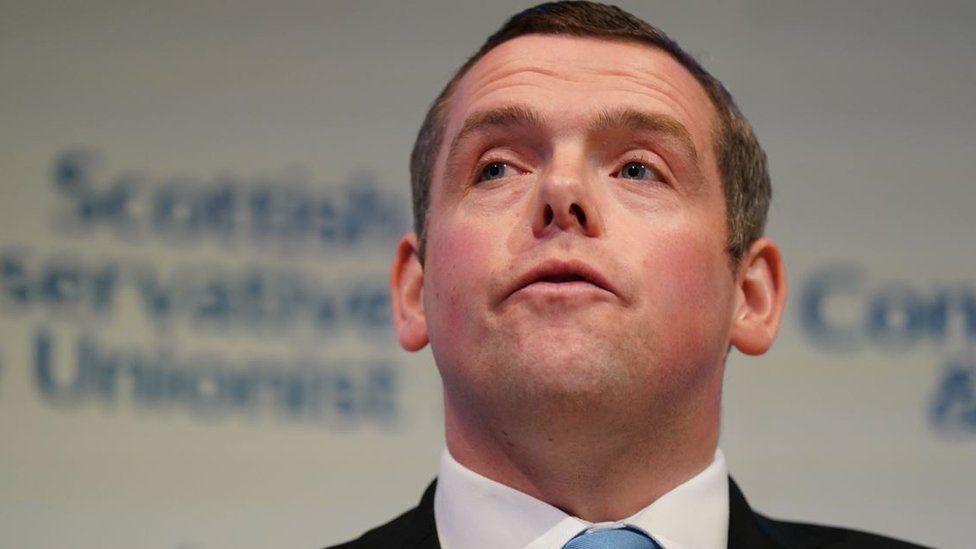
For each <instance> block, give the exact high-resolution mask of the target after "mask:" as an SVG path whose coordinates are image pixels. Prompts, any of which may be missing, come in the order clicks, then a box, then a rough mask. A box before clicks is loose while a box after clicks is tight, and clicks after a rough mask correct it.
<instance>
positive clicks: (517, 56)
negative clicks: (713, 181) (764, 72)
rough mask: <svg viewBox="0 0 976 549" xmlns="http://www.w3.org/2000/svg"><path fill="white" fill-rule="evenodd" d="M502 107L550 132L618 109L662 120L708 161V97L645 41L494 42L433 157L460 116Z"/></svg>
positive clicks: (540, 38)
mask: <svg viewBox="0 0 976 549" xmlns="http://www.w3.org/2000/svg"><path fill="white" fill-rule="evenodd" d="M509 105H518V106H526V107H529V108H531V109H532V110H533V111H535V112H537V113H538V114H540V115H541V116H542V117H543V118H544V119H546V120H549V121H552V124H553V127H552V128H551V129H552V130H553V131H570V130H571V129H572V128H574V127H580V126H581V125H582V124H583V123H585V122H587V121H590V120H592V119H594V118H596V117H599V116H600V115H601V114H602V113H605V112H607V111H610V110H616V109H620V108H629V109H633V110H637V111H642V112H646V113H648V114H654V115H664V116H667V117H670V118H672V119H674V121H675V122H677V123H678V124H680V125H681V126H683V127H684V128H685V129H687V130H688V133H689V134H690V136H691V138H692V140H693V142H694V144H695V148H696V149H697V151H698V153H699V154H700V155H701V156H702V159H703V161H704V162H705V163H706V164H714V150H713V146H712V143H713V138H712V136H713V135H714V131H713V129H714V127H715V125H716V119H717V116H716V113H715V108H714V106H713V105H712V102H711V100H710V99H709V96H708V94H707V93H706V92H705V90H704V89H703V88H702V86H701V84H699V82H698V81H697V80H696V79H695V77H694V76H692V75H691V73H690V72H688V70H687V69H685V67H684V66H682V65H681V64H680V63H679V62H677V61H676V60H675V59H674V58H673V57H671V56H670V55H669V54H668V53H666V52H664V51H663V50H660V49H658V48H654V47H651V46H648V45H645V44H640V43H636V42H630V41H619V40H607V39H598V38H579V37H569V36H556V35H527V36H521V37H518V38H515V39H512V40H509V41H507V42H505V43H503V44H501V45H499V46H498V47H496V48H495V49H493V50H491V51H490V52H488V53H487V54H486V55H485V56H484V57H482V58H481V59H480V60H479V61H478V62H477V63H475V64H474V65H473V66H472V67H471V69H470V70H469V71H468V73H467V74H465V76H464V77H463V78H462V79H461V80H460V81H459V82H458V85H457V87H456V89H455V90H454V93H453V95H452V97H451V100H450V103H449V105H448V109H447V118H446V123H445V133H444V139H443V142H442V143H441V151H440V153H441V154H440V155H439V157H440V158H441V159H442V160H443V159H444V153H445V152H446V148H447V144H448V143H450V142H451V140H452V139H453V138H454V137H455V136H456V135H457V133H458V132H459V131H460V129H461V127H462V126H463V124H464V121H465V120H466V119H467V118H468V117H470V116H472V115H473V114H475V113H479V112H485V111H489V110H492V109H497V108H500V107H505V106H509ZM441 164H443V162H441ZM704 167H705V168H706V170H707V168H708V166H704Z"/></svg>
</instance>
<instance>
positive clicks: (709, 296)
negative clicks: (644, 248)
mask: <svg viewBox="0 0 976 549" xmlns="http://www.w3.org/2000/svg"><path fill="white" fill-rule="evenodd" d="M672 236H673V237H672V238H666V239H662V240H661V241H660V243H659V244H658V246H659V248H658V250H656V252H655V253H653V254H650V255H649V256H647V257H646V259H645V261H644V265H643V267H644V276H645V277H646V278H645V283H646V284H647V285H648V286H649V288H651V289H653V290H654V291H653V292H651V295H653V296H654V299H655V300H656V302H655V303H651V306H652V307H654V308H655V309H656V312H657V314H659V315H660V316H659V318H661V319H663V320H662V321H663V322H665V323H667V324H666V326H664V327H662V328H663V329H664V330H665V332H666V333H667V334H669V336H670V338H671V343H672V344H675V345H678V346H680V347H683V348H687V347H688V346H698V347H701V346H708V347H713V346H714V345H711V344H710V343H711V342H714V341H724V340H725V339H726V338H727V335H728V334H727V332H728V329H729V324H730V322H729V318H730V314H731V298H732V290H733V279H732V272H731V270H730V267H729V264H728V259H727V256H726V254H725V252H724V243H719V242H716V241H715V239H711V238H708V237H707V235H705V236H701V235H689V234H675V235H672ZM723 345H724V344H723Z"/></svg>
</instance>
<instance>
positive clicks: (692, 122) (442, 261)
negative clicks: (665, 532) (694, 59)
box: [392, 4, 785, 516]
mask: <svg viewBox="0 0 976 549" xmlns="http://www.w3.org/2000/svg"><path fill="white" fill-rule="evenodd" d="M574 6H575V7H574V9H583V10H596V11H595V12H594V13H595V14H596V15H599V14H605V13H611V14H617V15H619V14H618V13H617V12H615V11H611V12H607V11H606V10H607V8H603V7H593V6H592V5H590V4H585V5H574ZM546 9H548V10H556V11H557V12H558V11H559V10H560V9H563V7H562V6H555V7H549V8H546ZM596 15H594V17H596ZM627 17H629V16H627ZM517 18H518V16H516V19H517ZM598 19H599V18H598ZM626 21H632V19H626ZM598 23H600V24H604V25H610V26H612V25H618V23H614V22H613V21H603V20H598ZM618 26H619V25H618ZM627 29H631V30H633V29H636V30H634V32H637V31H640V29H641V27H640V26H639V25H638V24H637V23H633V24H631V26H630V27H626V28H625V29H624V30H627ZM503 30H504V29H503ZM628 32H629V31H628ZM581 34H582V35H581ZM662 36H663V35H662ZM489 42H491V41H489ZM462 72H463V76H461V77H460V78H459V79H457V80H456V81H455V82H453V83H452V84H451V85H449V87H448V90H447V95H446V96H445V97H446V100H445V101H443V104H442V105H440V106H435V108H434V110H433V111H432V112H433V113H434V114H432V115H431V116H429V117H428V123H427V124H425V128H428V130H429V132H430V133H429V134H428V133H423V132H422V134H421V137H420V141H423V140H425V139H430V140H431V142H432V144H431V145H430V147H433V148H432V149H430V150H429V151H428V152H424V150H426V149H425V148H427V147H428V146H427V145H424V144H420V145H418V150H419V151H420V152H419V153H417V154H415V158H414V160H415V165H414V167H415V171H416V170H417V169H418V168H417V166H421V167H422V166H424V165H426V164H428V163H429V164H430V167H429V168H425V169H427V171H428V172H429V176H428V177H429V180H430V182H429V194H428V198H424V199H423V200H424V201H425V202H426V203H425V204H422V206H421V208H420V209H421V211H426V217H425V218H423V219H422V220H420V221H418V226H419V227H421V230H422V231H423V232H424V235H423V237H422V239H424V240H425V244H424V246H425V251H424V252H423V254H422V252H421V249H420V248H421V237H418V236H417V234H413V233H411V234H408V235H407V236H405V237H404V238H403V239H402V240H401V242H400V245H399V248H398V251H397V257H396V259H395V261H394V266H393V274H392V293H393V304H394V323H395V325H396V329H397V333H398V336H399V338H400V342H401V344H402V345H403V346H404V347H405V348H407V349H409V350H416V349H420V348H422V347H423V346H425V345H426V344H427V343H428V342H430V344H431V348H432V350H433V354H434V358H435V361H436V363H437V366H438V369H439V370H440V373H441V377H442V380H443V382H444V395H445V415H446V422H447V439H448V447H449V448H450V450H451V452H452V454H454V456H455V457H456V458H458V459H459V461H461V462H462V463H465V464H466V465H468V466H469V467H472V468H474V469H475V470H479V471H481V472H482V473H483V474H484V473H485V472H486V471H489V472H490V471H494V472H495V473H497V474H489V475H488V476H491V477H493V478H507V479H511V477H512V475H513V474H527V473H526V471H527V470H534V471H536V472H539V471H549V470H556V469H558V468H559V467H560V466H562V465H560V464H561V463H562V461H563V460H566V459H573V460H576V461H575V464H574V466H575V467H576V468H577V469H578V470H579V471H581V473H580V474H581V475H582V474H583V473H582V471H590V472H599V474H603V475H605V474H607V471H606V468H605V467H602V466H600V467H597V466H594V467H587V466H585V465H583V462H586V463H589V464H590V465H595V464H597V463H598V462H605V461H606V460H607V459H609V458H611V457H612V458H613V459H614V460H615V461H613V463H615V464H616V465H615V466H620V467H623V466H624V464H625V462H626V461H627V460H628V459H641V460H645V465H647V463H646V461H647V460H648V459H650V458H649V457H648V456H654V455H657V457H658V458H660V459H663V460H670V461H668V463H664V462H659V463H656V464H655V466H661V467H665V468H667V469H668V474H673V475H675V478H677V477H680V476H681V475H682V474H684V473H686V472H687V471H688V470H692V469H694V468H695V467H698V469H696V470H700V468H701V467H703V466H704V465H703V464H702V462H703V461H704V460H710V459H711V455H712V452H714V448H715V445H716V443H717V436H718V418H719V404H720V393H721V382H722V370H723V368H722V366H723V364H724V361H725V357H726V354H727V353H728V349H729V348H730V346H736V347H738V348H739V349H740V350H742V351H743V352H746V353H752V354H756V353H761V352H764V351H765V350H766V349H767V348H768V346H769V345H770V344H771V342H772V339H773V337H774V335H775V332H776V329H777V327H778V323H779V316H780V312H781V309H782V305H783V299H784V292H785V280H784V274H783V270H782V263H781V260H780V256H779V253H778V251H777V249H776V247H775V246H774V245H773V244H772V243H771V242H770V241H768V240H766V239H763V238H759V237H758V234H752V233H750V234H751V236H744V237H742V238H745V240H743V241H742V243H741V244H740V245H741V246H745V248H744V249H742V250H741V251H739V252H733V255H732V257H733V258H734V259H735V261H732V263H733V269H732V273H731V275H730V272H729V265H730V251H729V250H730V247H731V248H732V249H735V248H736V246H737V245H736V244H734V242H735V241H736V239H737V238H739V237H730V236H729V234H730V227H729V226H730V222H729V219H731V217H729V216H727V215H726V211H727V202H729V200H728V198H727V196H726V192H725V191H724V189H726V188H727V187H728V184H727V183H723V181H724V177H723V173H724V170H725V167H724V166H725V165H726V164H728V163H729V162H730V160H729V159H730V158H737V155H741V154H742V153H741V152H740V151H738V150H737V149H733V150H732V151H731V152H727V153H724V152H722V151H723V150H724V149H723V148H722V144H723V143H725V142H726V141H727V140H728V139H730V138H729V137H728V136H727V135H726V134H727V133H728V132H729V131H730V130H728V124H729V119H730V117H731V116H732V115H731V114H730V113H731V111H729V110H728V109H729V108H731V107H726V110H725V111H718V110H717V109H716V99H715V97H714V96H713V93H712V92H710V91H709V88H708V87H706V86H703V85H702V84H701V75H700V74H697V73H696V72H694V71H692V70H689V68H688V66H687V65H686V64H685V62H683V61H682V60H681V59H679V58H677V57H676V56H675V55H674V54H672V53H671V52H670V51H669V50H666V49H662V47H658V46H657V45H651V44H649V43H648V42H647V41H646V40H637V39H629V38H628V39H621V38H620V37H619V36H616V35H602V34H601V35H597V36H593V35H591V34H585V33H580V32H560V33H554V32H541V31H540V32H535V31H529V32H522V33H520V34H519V35H518V36H514V37H509V38H506V39H504V40H498V43H497V44H495V45H494V46H493V47H491V48H489V49H488V50H487V51H482V52H479V55H478V56H477V58H476V60H475V61H473V62H471V63H469V64H468V65H466V66H465V68H464V69H462ZM716 85H717V84H716ZM715 89H716V90H720V88H715ZM713 91H714V90H713ZM730 104H731V103H729V105H730ZM736 120H738V119H737V118H736ZM742 124H744V122H742ZM746 127H747V126H746ZM740 129H741V128H740ZM733 133H734V132H733ZM747 133H748V139H752V137H751V133H749V132H747ZM717 136H718V137H717ZM757 154H758V155H759V157H758V158H757V159H756V162H758V164H760V165H762V164H763V162H762V158H761V152H759V153H757ZM425 155H431V157H430V159H428V160H425V159H424V158H423V157H424V156H425ZM753 168H754V169H758V170H759V171H760V172H762V173H765V172H764V169H763V168H761V167H760V168H755V167H753ZM763 177H764V176H763ZM754 183H755V182H754ZM416 184H417V180H416V178H415V185H416ZM755 184H757V185H759V186H760V187H762V186H763V184H764V183H762V182H760V183H755ZM767 189H768V186H767ZM758 195H759V196H760V197H759V198H756V199H755V200H757V201H759V202H762V203H763V204H765V198H762V196H765V195H768V192H766V193H765V195H764V193H763V192H759V193H758ZM736 200H739V201H741V199H740V198H737V199H736ZM760 209H762V210H763V211H764V210H765V206H764V205H763V206H762V207H761V208H760ZM732 217H734V216H732ZM760 217H762V216H761V215H760ZM757 223H758V224H759V226H761V221H759V222H757ZM756 231H758V229H756ZM756 231H753V233H755V232H756ZM730 242H733V244H732V245H731V246H730ZM421 255H423V256H424V257H423V260H422V259H421ZM594 440H599V441H600V442H599V444H593V441H594ZM652 440H653V441H654V442H653V444H654V445H655V447H656V448H657V449H658V450H656V451H653V450H650V449H649V447H648V445H650V444H652V442H651V441H652ZM627 456H630V457H629V458H628V457H627ZM655 459H656V458H655ZM672 462H673V463H672ZM706 463H707V461H706ZM563 465H564V464H563ZM506 467H507V469H506ZM685 468H686V469H687V470H686V469H685ZM502 469H506V470H505V471H502ZM578 480H580V481H581V483H583V484H585V483H586V481H585V480H584V479H583V477H578ZM512 482H514V483H516V484H517V481H512ZM532 482H541V481H539V480H538V479H535V480H533V481H532ZM525 487H526V486H523V488H525ZM534 487H535V488H539V486H534ZM528 488H533V486H528ZM542 491H545V490H542ZM556 499H559V498H558V497H557V498H556ZM581 516H582V515H581Z"/></svg>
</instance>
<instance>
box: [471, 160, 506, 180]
mask: <svg viewBox="0 0 976 549" xmlns="http://www.w3.org/2000/svg"><path fill="white" fill-rule="evenodd" d="M510 175H515V168H513V167H511V166H509V165H508V164H505V163H504V162H492V163H491V164H488V165H487V166H485V167H484V168H482V170H481V176H480V178H479V179H478V180H479V181H491V180H493V179H501V178H503V177H508V176H510Z"/></svg>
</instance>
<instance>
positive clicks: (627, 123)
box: [447, 105, 699, 172]
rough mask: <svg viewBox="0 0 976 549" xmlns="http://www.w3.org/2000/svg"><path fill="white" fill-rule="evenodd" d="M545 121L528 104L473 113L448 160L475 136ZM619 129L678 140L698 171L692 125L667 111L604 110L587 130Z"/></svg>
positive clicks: (591, 131) (592, 132)
mask: <svg viewBox="0 0 976 549" xmlns="http://www.w3.org/2000/svg"><path fill="white" fill-rule="evenodd" d="M545 121H546V118H545V117H543V116H542V115H540V114H539V113H537V112H536V111H534V110H533V109H531V108H530V107H527V106H524V105H507V106H503V107H498V108H494V109H488V110H485V111H478V112H475V113H472V114H471V115H469V116H468V117H467V118H466V119H465V121H464V123H463V124H462V125H461V130H460V131H458V133H457V135H456V136H455V137H454V139H453V140H451V146H450V148H449V149H448V155H447V159H448V162H449V163H451V162H452V161H453V159H455V158H456V154H457V151H458V149H459V148H460V146H461V144H462V143H463V142H464V141H465V140H467V139H468V138H470V137H471V136H472V135H475V134H478V133H483V132H487V131H491V130H504V129H508V128H533V127H535V128H538V127H541V126H543V125H544V124H545ZM619 130H626V131H631V132H635V133H654V134H661V135H664V136H667V137H670V138H672V139H674V140H675V141H677V143H678V145H679V146H680V148H681V149H682V150H683V152H684V153H686V154H687V155H688V157H689V159H690V160H691V165H692V166H693V167H694V169H695V171H696V172H697V171H698V170H697V168H698V165H699V158H698V149H697V148H696V147H695V142H694V140H692V138H691V133H689V132H688V128H686V127H685V126H684V125H683V124H682V123H681V122H679V121H678V120H676V119H675V118H673V117H671V116H668V115H665V114H656V113H648V112H643V111H640V110H637V109H633V108H629V107H622V108H618V109H609V110H604V111H602V112H600V113H599V114H598V115H597V117H596V118H595V119H594V120H593V122H591V123H590V125H589V126H588V127H587V133H588V134H590V135H592V134H599V133H606V132H612V131H619Z"/></svg>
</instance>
